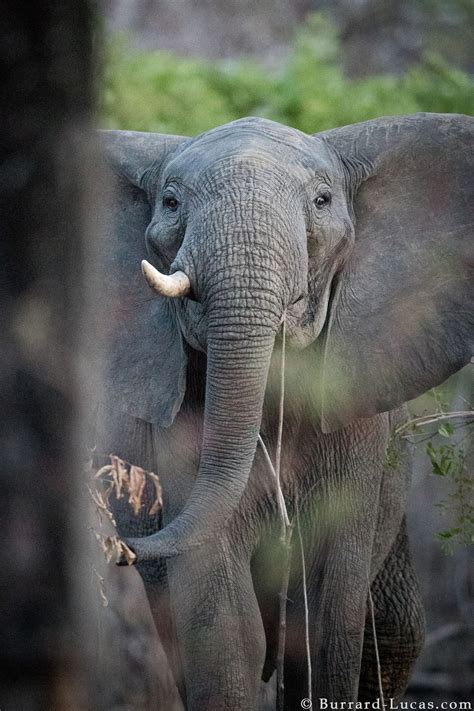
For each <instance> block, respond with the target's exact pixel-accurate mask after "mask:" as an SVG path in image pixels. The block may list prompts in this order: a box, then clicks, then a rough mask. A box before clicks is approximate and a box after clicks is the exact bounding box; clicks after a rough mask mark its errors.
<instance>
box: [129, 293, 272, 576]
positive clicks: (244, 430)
mask: <svg viewBox="0 0 474 711" xmlns="http://www.w3.org/2000/svg"><path fill="white" fill-rule="evenodd" d="M227 287H228V284H227ZM219 291H220V293H218V294H215V295H214V297H213V298H211V300H210V301H209V304H208V308H207V312H208V318H209V328H208V351H207V381H206V400H205V414H204V429H203V443H202V454H201V460H200V466H199V473H198V477H197V480H196V483H195V485H194V488H193V490H192V492H191V495H190V497H189V499H188V501H187V503H186V506H185V508H184V509H183V511H182V512H181V513H180V514H179V515H178V516H177V517H176V518H175V519H174V520H173V521H172V522H171V523H170V524H169V525H168V526H166V528H164V529H163V530H162V531H160V532H159V533H156V534H154V535H153V536H149V537H147V538H135V539H130V540H128V541H127V543H128V544H129V545H130V547H131V548H132V550H133V551H134V552H135V553H136V555H137V560H138V562H140V561H145V560H153V559H156V558H160V557H170V556H173V555H177V554H179V553H183V552H185V551H188V550H190V549H192V548H194V547H195V546H198V545H201V544H202V543H204V542H205V541H207V540H209V539H211V538H212V537H214V536H216V535H218V533H219V529H222V527H223V526H225V524H226V523H227V522H228V521H229V519H230V517H231V516H232V514H233V512H234V511H235V509H236V508H237V505H238V503H239V501H240V498H241V496H242V493H243V491H244V489H245V486H246V483H247V480H248V477H249V473H250V469H251V467H252V462H253V458H254V455H255V450H256V446H257V439H258V434H259V429H260V424H261V418H262V409H263V400H264V395H265V387H266V382H267V375H268V370H269V366H270V360H271V355H272V351H273V345H274V340H275V335H276V333H277V331H278V328H279V324H280V320H281V313H282V310H283V309H282V308H281V306H280V305H278V304H277V302H278V301H279V299H277V298H275V299H274V301H273V303H271V299H269V298H268V296H266V297H264V300H265V303H263V299H262V303H259V301H258V298H257V299H256V298H255V297H252V301H251V305H248V301H249V299H248V292H246V291H244V289H242V288H240V289H238V288H231V289H228V288H226V290H225V292H223V291H222V289H220V290H219ZM229 294H232V297H231V302H230V301H229ZM242 304H247V305H246V306H245V307H244V308H243V307H242Z"/></svg>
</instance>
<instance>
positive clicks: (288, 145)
mask: <svg viewBox="0 0 474 711" xmlns="http://www.w3.org/2000/svg"><path fill="white" fill-rule="evenodd" d="M337 167H338V166H337V162H336V161H335V160H334V156H333V155H332V154H331V151H330V149H329V148H328V147H327V145H326V144H325V143H324V142H323V141H321V140H320V139H317V138H314V137H312V136H307V135H306V134H304V133H301V132H300V131H297V130H296V129H291V128H288V127H286V126H282V125H281V124H277V123H275V122H273V121H264V120H260V121H258V122H247V121H243V122H240V121H236V122H233V123H230V124H226V125H225V126H220V127H218V128H216V129H212V130H211V131H208V132H206V133H205V134H202V135H201V136H198V137H196V138H195V139H192V140H191V141H189V142H188V143H187V144H185V145H184V146H182V147H181V148H180V149H179V151H178V153H177V154H175V156H174V158H173V159H172V160H171V161H170V163H169V165H168V171H167V172H169V174H173V173H174V174H175V175H181V176H182V177H184V178H188V179H191V180H192V179H194V180H200V179H202V177H203V176H209V175H210V174H211V173H212V172H213V171H215V172H216V173H218V174H219V175H221V174H222V172H223V171H226V172H227V173H228V175H230V174H231V173H232V174H233V175H237V176H241V175H245V174H247V175H253V176H254V177H255V176H257V175H258V174H260V175H262V176H263V175H269V174H271V173H274V174H280V175H284V176H285V179H286V178H291V177H293V178H295V179H298V178H301V179H302V180H307V179H308V178H310V177H312V176H314V175H315V174H317V173H326V174H331V173H334V171H335V170H337Z"/></svg>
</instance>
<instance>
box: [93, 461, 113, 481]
mask: <svg viewBox="0 0 474 711" xmlns="http://www.w3.org/2000/svg"><path fill="white" fill-rule="evenodd" d="M113 470H114V466H113V465H112V464H106V465H105V466H103V467H101V468H100V469H99V470H98V471H97V472H96V473H95V475H94V479H100V478H101V477H103V476H105V475H106V474H111V473H112V472H113Z"/></svg>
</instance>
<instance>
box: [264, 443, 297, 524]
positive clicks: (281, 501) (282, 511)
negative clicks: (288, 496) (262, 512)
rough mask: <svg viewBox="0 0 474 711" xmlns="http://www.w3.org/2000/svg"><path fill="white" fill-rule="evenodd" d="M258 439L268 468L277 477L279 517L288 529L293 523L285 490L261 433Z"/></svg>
mask: <svg viewBox="0 0 474 711" xmlns="http://www.w3.org/2000/svg"><path fill="white" fill-rule="evenodd" d="M258 441H259V444H260V446H261V448H262V451H263V454H264V457H265V461H266V463H267V465H268V468H269V470H270V472H271V474H272V476H273V477H274V479H275V484H276V495H277V506H278V516H279V518H280V521H282V522H283V525H284V528H285V529H286V528H288V527H289V526H290V525H291V524H290V519H289V517H288V510H287V508H286V501H285V497H284V496H283V492H282V490H281V486H280V485H279V482H278V477H277V473H276V471H275V467H274V466H273V462H272V460H271V458H270V455H269V453H268V449H267V447H266V445H265V442H264V441H263V439H262V436H261V435H258Z"/></svg>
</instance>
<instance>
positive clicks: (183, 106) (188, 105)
mask: <svg viewBox="0 0 474 711" xmlns="http://www.w3.org/2000/svg"><path fill="white" fill-rule="evenodd" d="M473 7H474V5H473ZM100 111H101V123H102V125H103V126H104V127H106V128H122V129H134V130H140V131H156V132H162V133H177V134H184V135H195V134H197V133H200V132H201V131H205V130H207V129H208V128H211V127H213V126H216V125H219V124H222V123H226V122H228V121H232V120H233V119H236V118H239V117H242V116H248V115H253V116H263V117H266V118H271V119H273V120H276V121H280V122H281V123H285V124H288V125H291V126H294V127H296V128H299V129H301V130H302V131H305V132H307V133H315V132H317V131H321V130H324V129H327V128H332V127H335V126H341V125H345V124H349V123H355V122H357V121H364V120H366V119H370V118H374V117H376V116H382V115H390V114H407V113H414V112H416V111H439V112H451V113H465V114H473V113H474V82H473V80H472V76H471V75H470V74H469V72H468V71H465V70H463V69H461V68H459V67H457V66H454V65H452V64H450V63H449V62H448V61H447V60H446V58H445V57H444V56H443V55H442V54H441V53H439V52H438V53H437V52H435V51H434V50H433V49H430V50H426V51H425V52H424V53H423V55H422V57H421V58H420V60H419V61H417V62H416V63H414V64H412V65H411V66H409V67H408V68H406V69H404V70H402V71H398V72H396V73H395V72H392V73H389V72H384V73H380V74H377V75H374V76H364V77H354V78H351V77H350V76H348V74H347V71H346V69H345V67H344V46H343V41H342V39H341V36H340V32H339V30H338V28H337V25H336V23H335V21H334V20H333V19H330V17H329V16H328V15H324V14H320V13H316V14H310V15H309V16H308V17H307V18H306V20H305V22H304V24H303V25H302V26H300V27H299V28H298V29H297V30H296V31H295V36H294V38H293V40H292V42H291V43H290V45H289V46H288V48H287V53H286V56H285V57H284V59H281V61H279V62H278V63H277V64H276V65H275V63H274V62H273V63H272V66H268V62H265V61H264V60H263V59H260V60H259V59H255V58H246V57H243V58H235V59H232V60H230V59H227V58H220V59H215V60H210V59H203V58H200V57H193V58H190V57H182V56H178V55H176V54H172V53H170V52H168V51H162V50H160V51H144V50H142V49H141V50H140V49H137V48H134V47H133V45H131V44H130V42H129V41H128V40H127V38H126V37H125V36H114V37H112V38H111V39H110V41H109V42H108V45H107V49H106V52H105V55H104V77H103V86H102V90H101V109H100Z"/></svg>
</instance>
